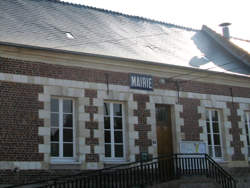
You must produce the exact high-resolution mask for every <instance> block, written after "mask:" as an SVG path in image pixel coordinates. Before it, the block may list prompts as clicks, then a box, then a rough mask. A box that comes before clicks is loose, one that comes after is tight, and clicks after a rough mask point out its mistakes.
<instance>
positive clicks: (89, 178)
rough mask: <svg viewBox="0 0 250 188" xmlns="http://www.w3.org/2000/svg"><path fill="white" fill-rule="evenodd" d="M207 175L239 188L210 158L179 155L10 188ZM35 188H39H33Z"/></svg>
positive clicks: (88, 186) (76, 187) (226, 187)
mask: <svg viewBox="0 0 250 188" xmlns="http://www.w3.org/2000/svg"><path fill="white" fill-rule="evenodd" d="M194 175H205V176H207V177H209V178H214V179H215V181H216V182H217V183H219V184H221V185H222V187H223V188H236V181H235V180H234V178H233V177H232V176H231V175H230V174H229V173H227V172H226V171H225V170H224V169H223V168H222V167H220V166H219V165H218V164H217V163H216V162H215V161H214V160H213V159H212V158H211V157H210V156H208V155H207V154H204V153H203V154H196V153H195V154H184V153H177V154H173V155H165V156H160V157H156V158H151V159H148V160H145V161H142V160H141V161H138V162H132V163H127V164H122V165H115V166H112V167H108V168H103V169H100V170H93V171H91V172H81V173H78V174H75V175H71V176H63V177H59V178H53V179H49V180H45V181H37V182H32V183H30V184H22V185H15V186H10V187H8V188H14V187H23V186H27V185H38V186H39V188H61V187H65V186H66V185H67V186H66V187H71V188H80V187H81V188H92V187H95V188H98V187H100V188H101V187H115V188H123V187H124V188H126V187H132V186H144V185H153V184H157V183H161V182H167V181H169V180H173V179H178V178H180V177H181V176H194ZM33 187H35V186H33Z"/></svg>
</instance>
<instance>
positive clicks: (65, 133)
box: [63, 129, 73, 142]
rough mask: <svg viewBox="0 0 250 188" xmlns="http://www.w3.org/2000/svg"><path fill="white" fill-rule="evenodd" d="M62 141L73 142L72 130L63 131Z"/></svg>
mask: <svg viewBox="0 0 250 188" xmlns="http://www.w3.org/2000/svg"><path fill="white" fill-rule="evenodd" d="M63 141H64V142H73V130H72V129H63Z"/></svg>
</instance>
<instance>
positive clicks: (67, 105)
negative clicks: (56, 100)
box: [63, 100, 73, 113]
mask: <svg viewBox="0 0 250 188" xmlns="http://www.w3.org/2000/svg"><path fill="white" fill-rule="evenodd" d="M72 109H73V108H72V100H63V112H64V113H72V112H73V110H72Z"/></svg>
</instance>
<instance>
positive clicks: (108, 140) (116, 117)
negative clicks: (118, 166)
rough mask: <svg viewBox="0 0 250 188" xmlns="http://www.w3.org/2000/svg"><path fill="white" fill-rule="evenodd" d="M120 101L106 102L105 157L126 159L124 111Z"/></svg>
mask: <svg viewBox="0 0 250 188" xmlns="http://www.w3.org/2000/svg"><path fill="white" fill-rule="evenodd" d="M123 111H124V110H123V105H122V104H120V103H113V102H106V103H104V145H105V158H106V159H109V160H124V153H125V152H124V149H125V148H124V112H123Z"/></svg>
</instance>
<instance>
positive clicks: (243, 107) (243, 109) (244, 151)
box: [237, 101, 250, 159]
mask: <svg viewBox="0 0 250 188" xmlns="http://www.w3.org/2000/svg"><path fill="white" fill-rule="evenodd" d="M243 102H245V101H243ZM246 111H250V104H246V103H240V105H239V109H238V110H237V115H238V116H240V117H241V121H240V122H239V128H240V129H241V130H242V134H241V135H240V141H242V142H243V143H244V147H243V148H241V152H242V154H243V155H245V159H248V145H247V139H246V128H245V120H244V114H245V112H246Z"/></svg>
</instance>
